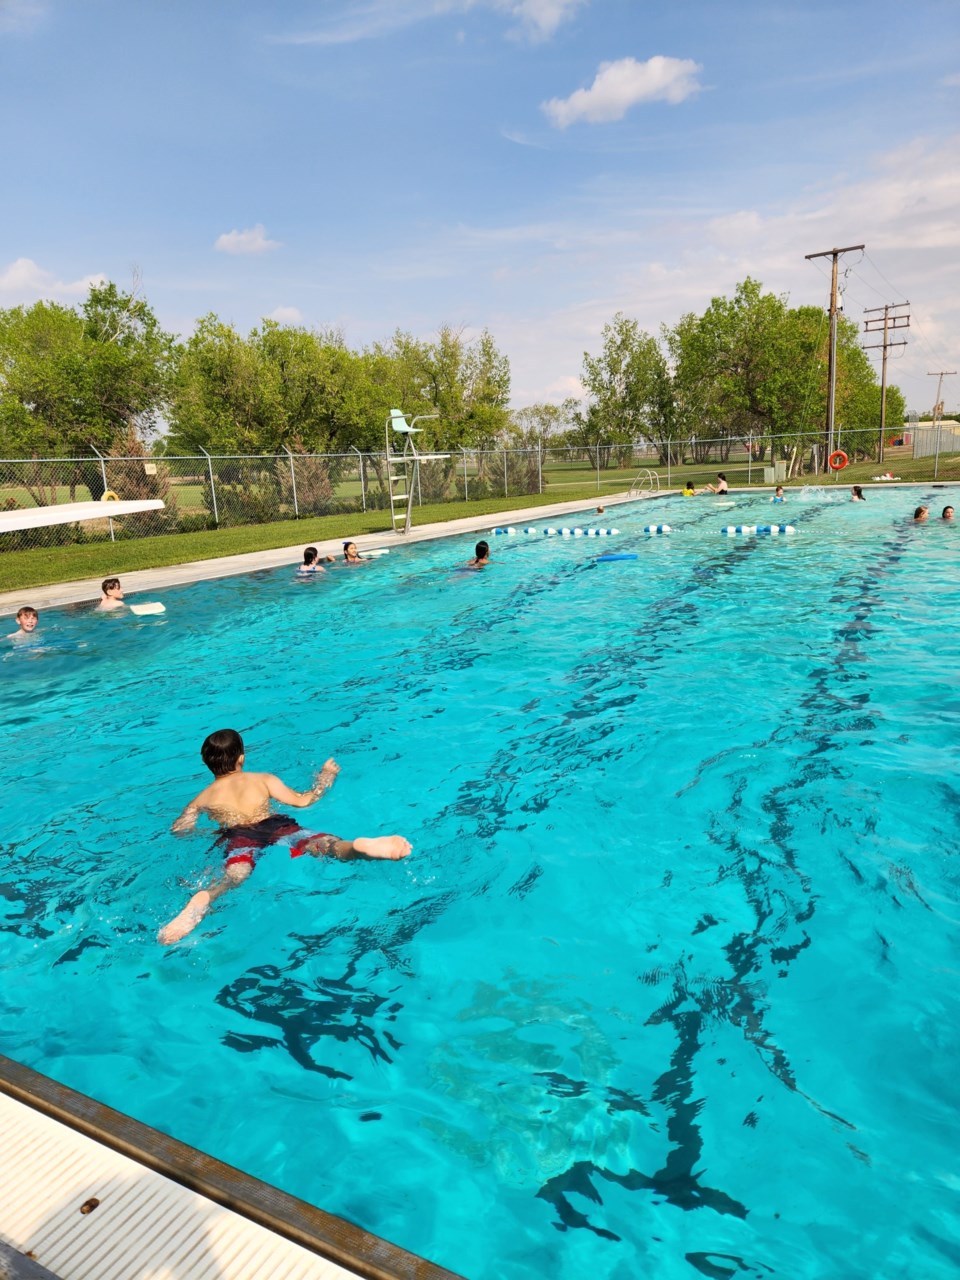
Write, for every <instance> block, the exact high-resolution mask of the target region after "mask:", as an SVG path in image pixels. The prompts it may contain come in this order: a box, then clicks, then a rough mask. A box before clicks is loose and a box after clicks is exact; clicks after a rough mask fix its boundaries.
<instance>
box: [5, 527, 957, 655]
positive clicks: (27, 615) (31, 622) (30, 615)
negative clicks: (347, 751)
mask: <svg viewBox="0 0 960 1280" xmlns="http://www.w3.org/2000/svg"><path fill="white" fill-rule="evenodd" d="M950 510H951V511H952V510H953V507H951V508H950ZM944 519H946V516H944ZM39 621H40V615H39V613H37V611H36V609H34V608H33V607H32V606H31V605H28V604H25V605H24V606H23V608H22V609H18V610H17V622H19V623H20V630H21V631H32V630H33V629H34V627H35V626H36V625H37V623H38V622H39Z"/></svg>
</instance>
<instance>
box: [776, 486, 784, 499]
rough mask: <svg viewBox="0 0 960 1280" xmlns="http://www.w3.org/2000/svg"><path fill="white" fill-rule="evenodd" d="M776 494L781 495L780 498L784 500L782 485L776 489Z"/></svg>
mask: <svg viewBox="0 0 960 1280" xmlns="http://www.w3.org/2000/svg"><path fill="white" fill-rule="evenodd" d="M774 492H775V493H777V494H779V496H780V497H781V498H782V497H783V485H782V484H778V485H777V487H776V489H775V490H774Z"/></svg>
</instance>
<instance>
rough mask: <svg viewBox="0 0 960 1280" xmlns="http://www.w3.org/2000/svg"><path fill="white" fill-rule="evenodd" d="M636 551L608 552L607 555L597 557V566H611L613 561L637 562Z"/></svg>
mask: <svg viewBox="0 0 960 1280" xmlns="http://www.w3.org/2000/svg"><path fill="white" fill-rule="evenodd" d="M636 558H637V553H636V552H635V551H608V552H607V553H606V555H602V556H597V564H609V562H610V561H611V560H636Z"/></svg>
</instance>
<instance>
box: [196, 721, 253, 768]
mask: <svg viewBox="0 0 960 1280" xmlns="http://www.w3.org/2000/svg"><path fill="white" fill-rule="evenodd" d="M243 755H244V752H243V739H242V738H241V737H240V735H239V733H237V731H236V729H218V730H217V731H216V733H211V734H209V736H208V737H206V738H204V740H203V746H202V747H201V748H200V759H201V760H202V761H203V763H204V764H205V765H206V766H207V768H208V769H209V770H210V772H211V773H212V774H213V776H214V777H215V778H222V777H223V776H224V774H227V773H233V772H234V770H235V769H236V767H237V765H238V764H239V763H240V761H241V760H242V759H243Z"/></svg>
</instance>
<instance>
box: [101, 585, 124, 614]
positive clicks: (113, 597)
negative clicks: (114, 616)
mask: <svg viewBox="0 0 960 1280" xmlns="http://www.w3.org/2000/svg"><path fill="white" fill-rule="evenodd" d="M100 590H101V591H102V592H103V598H102V599H101V601H100V603H99V604H98V605H97V608H98V609H99V610H101V611H102V612H103V613H106V612H107V611H108V610H110V609H125V608H126V607H127V606H126V604H125V603H124V599H123V587H121V585H120V579H119V578H104V580H103V582H102V583H101V584H100Z"/></svg>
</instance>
